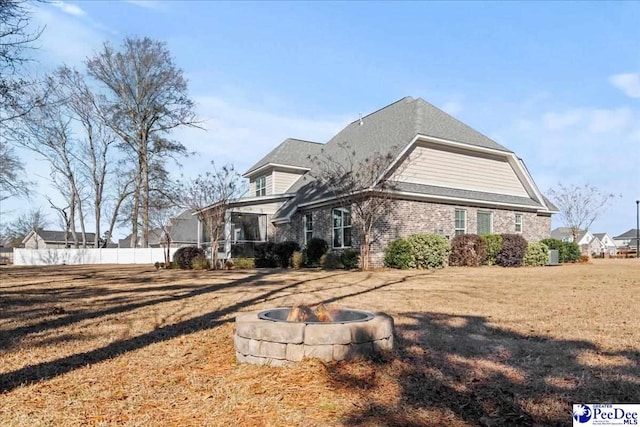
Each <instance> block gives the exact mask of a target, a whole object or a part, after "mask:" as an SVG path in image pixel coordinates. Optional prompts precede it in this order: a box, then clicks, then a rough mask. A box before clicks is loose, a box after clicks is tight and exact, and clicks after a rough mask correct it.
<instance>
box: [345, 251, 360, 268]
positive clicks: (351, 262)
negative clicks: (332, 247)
mask: <svg viewBox="0 0 640 427" xmlns="http://www.w3.org/2000/svg"><path fill="white" fill-rule="evenodd" d="M340 262H341V263H342V265H343V266H344V268H346V269H347V270H352V269H354V268H358V267H359V266H360V252H358V251H357V250H355V249H350V248H349V249H345V250H343V251H342V255H340Z"/></svg>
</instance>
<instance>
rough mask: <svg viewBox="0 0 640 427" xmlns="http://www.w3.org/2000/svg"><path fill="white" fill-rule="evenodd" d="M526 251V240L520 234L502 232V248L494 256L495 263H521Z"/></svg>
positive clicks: (512, 265) (508, 265)
mask: <svg viewBox="0 0 640 427" xmlns="http://www.w3.org/2000/svg"><path fill="white" fill-rule="evenodd" d="M526 252H527V241H526V240H525V238H524V237H522V236H521V235H520V234H503V235H502V250H501V251H500V253H499V254H498V257H497V258H496V264H498V265H501V266H503V267H517V266H519V265H522V258H523V257H524V254H525V253H526Z"/></svg>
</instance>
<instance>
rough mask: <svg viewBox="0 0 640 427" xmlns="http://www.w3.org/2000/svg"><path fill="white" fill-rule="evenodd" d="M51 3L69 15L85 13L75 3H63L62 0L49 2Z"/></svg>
mask: <svg viewBox="0 0 640 427" xmlns="http://www.w3.org/2000/svg"><path fill="white" fill-rule="evenodd" d="M51 5H52V6H55V7H57V8H58V9H60V10H62V11H63V12H64V13H67V14H69V15H73V16H84V15H86V12H85V11H84V10H82V9H81V8H80V6H77V5H75V4H70V3H65V2H63V1H54V2H51Z"/></svg>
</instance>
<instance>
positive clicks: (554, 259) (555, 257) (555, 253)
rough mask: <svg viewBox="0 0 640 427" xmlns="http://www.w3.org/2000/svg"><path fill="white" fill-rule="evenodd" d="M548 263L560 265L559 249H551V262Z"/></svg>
mask: <svg viewBox="0 0 640 427" xmlns="http://www.w3.org/2000/svg"><path fill="white" fill-rule="evenodd" d="M547 265H560V251H559V250H557V249H549V262H548V263H547Z"/></svg>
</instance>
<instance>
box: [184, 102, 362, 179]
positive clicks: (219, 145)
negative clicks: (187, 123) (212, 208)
mask: <svg viewBox="0 0 640 427" xmlns="http://www.w3.org/2000/svg"><path fill="white" fill-rule="evenodd" d="M194 100H195V102H196V103H197V105H198V116H199V118H200V119H201V120H202V121H203V123H202V124H201V126H202V127H203V128H205V129H206V131H203V130H200V129H181V130H179V131H177V132H176V133H175V135H173V136H174V138H176V139H177V140H179V141H180V142H182V143H183V144H184V145H185V146H186V147H187V149H188V150H190V151H195V152H197V153H198V154H197V155H196V156H194V157H191V158H189V159H187V160H186V161H184V162H183V163H184V164H187V163H188V164H189V170H188V171H185V174H186V172H188V173H189V174H193V175H196V174H198V173H201V172H202V171H204V170H205V169H206V168H207V166H208V164H209V162H210V161H212V160H213V161H215V162H216V164H218V163H222V164H224V163H233V164H235V166H236V167H237V169H238V170H239V171H240V172H244V171H245V170H247V169H248V168H249V167H250V166H251V165H253V164H254V163H256V162H257V161H258V160H260V159H261V158H262V157H263V156H265V155H266V154H267V153H268V152H269V151H271V150H272V149H274V148H275V147H276V146H277V145H278V144H280V143H281V142H282V141H284V140H285V139H286V138H300V139H304V140H310V141H316V142H326V141H327V140H328V139H329V138H331V137H332V136H333V135H335V134H336V133H337V132H338V131H339V130H340V129H342V128H343V127H344V126H346V125H347V124H348V123H349V122H351V121H353V120H354V119H355V118H357V114H354V115H352V116H349V117H346V116H342V117H340V116H334V117H322V118H317V119H313V118H305V117H299V116H295V115H290V114H276V113H270V112H267V111H262V110H261V109H260V108H259V107H258V108H256V107H253V106H252V107H245V106H243V105H240V104H237V103H231V102H229V101H227V100H225V99H222V98H220V97H217V96H200V97H196V98H195V99H194Z"/></svg>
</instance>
